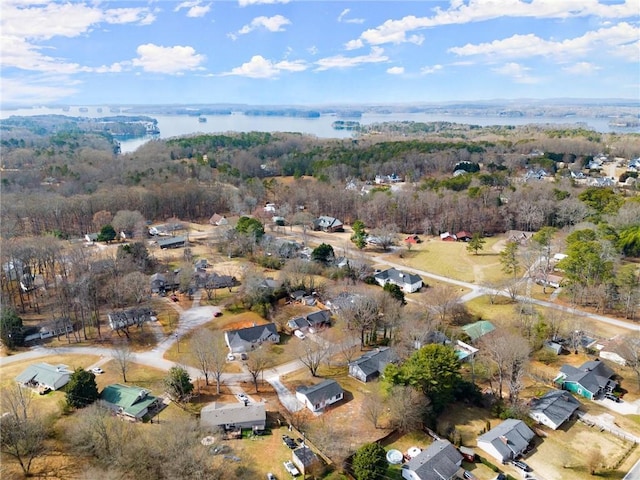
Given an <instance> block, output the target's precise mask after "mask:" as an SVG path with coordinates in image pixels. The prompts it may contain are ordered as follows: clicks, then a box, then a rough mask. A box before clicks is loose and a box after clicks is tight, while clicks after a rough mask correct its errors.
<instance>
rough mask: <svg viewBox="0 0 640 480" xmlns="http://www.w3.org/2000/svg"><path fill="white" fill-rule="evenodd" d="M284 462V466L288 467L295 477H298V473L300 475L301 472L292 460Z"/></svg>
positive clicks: (288, 470)
mask: <svg viewBox="0 0 640 480" xmlns="http://www.w3.org/2000/svg"><path fill="white" fill-rule="evenodd" d="M283 464H284V468H286V469H287V472H289V473H290V474H291V475H293V476H294V477H297V476H298V475H300V472H299V471H298V469H297V468H296V466H295V465H294V464H293V463H292V462H283Z"/></svg>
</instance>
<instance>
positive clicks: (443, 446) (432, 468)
mask: <svg viewBox="0 0 640 480" xmlns="http://www.w3.org/2000/svg"><path fill="white" fill-rule="evenodd" d="M461 465H462V455H461V454H460V452H459V451H458V450H457V449H456V447H454V446H453V445H452V444H451V443H450V442H448V441H447V440H436V441H434V442H433V443H432V444H431V445H430V446H429V448H427V449H425V450H423V451H422V452H420V454H419V455H418V456H416V457H413V458H412V459H411V460H409V462H408V463H407V464H406V465H405V467H406V468H403V469H402V478H405V479H407V480H450V479H452V478H454V477H455V476H456V473H458V470H460V466H461Z"/></svg>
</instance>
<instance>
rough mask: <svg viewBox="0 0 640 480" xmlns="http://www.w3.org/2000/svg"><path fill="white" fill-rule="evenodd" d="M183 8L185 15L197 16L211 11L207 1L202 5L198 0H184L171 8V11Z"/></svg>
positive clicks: (202, 15)
mask: <svg viewBox="0 0 640 480" xmlns="http://www.w3.org/2000/svg"><path fill="white" fill-rule="evenodd" d="M183 8H186V9H187V17H190V18H198V17H204V16H205V15H206V14H207V13H209V12H210V11H211V4H210V3H209V4H207V5H202V4H201V3H200V0H193V1H186V2H182V3H180V4H178V6H177V7H176V8H174V9H173V11H174V12H178V11H180V10H182V9H183Z"/></svg>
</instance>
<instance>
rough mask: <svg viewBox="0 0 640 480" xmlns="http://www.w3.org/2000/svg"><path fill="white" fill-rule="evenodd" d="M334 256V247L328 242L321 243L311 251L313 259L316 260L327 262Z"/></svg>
mask: <svg viewBox="0 0 640 480" xmlns="http://www.w3.org/2000/svg"><path fill="white" fill-rule="evenodd" d="M333 258H334V253H333V247H332V246H331V245H329V244H328V243H321V244H320V245H318V246H317V247H316V248H314V249H313V252H311V259H312V260H313V261H314V262H318V263H324V264H327V263H329V262H330V261H331V260H333Z"/></svg>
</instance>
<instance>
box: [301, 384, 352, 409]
mask: <svg viewBox="0 0 640 480" xmlns="http://www.w3.org/2000/svg"><path fill="white" fill-rule="evenodd" d="M296 392H300V393H301V394H303V395H304V396H305V397H307V399H308V400H309V402H311V403H312V404H317V403H321V402H322V401H323V400H326V399H328V398H333V397H335V396H336V395H339V394H340V393H343V392H344V390H342V387H341V386H340V384H339V383H338V382H336V381H335V380H325V381H324V382H320V383H318V384H317V385H311V386H308V387H305V386H301V387H298V388H296Z"/></svg>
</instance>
